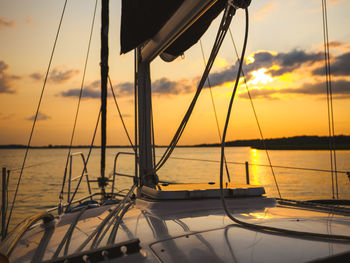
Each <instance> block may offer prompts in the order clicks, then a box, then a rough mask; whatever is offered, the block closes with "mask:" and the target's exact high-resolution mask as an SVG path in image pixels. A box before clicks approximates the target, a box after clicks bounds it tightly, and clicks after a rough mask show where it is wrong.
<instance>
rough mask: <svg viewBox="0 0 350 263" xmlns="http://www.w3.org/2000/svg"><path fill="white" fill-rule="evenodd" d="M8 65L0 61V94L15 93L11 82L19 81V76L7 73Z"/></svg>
mask: <svg viewBox="0 0 350 263" xmlns="http://www.w3.org/2000/svg"><path fill="white" fill-rule="evenodd" d="M8 68H9V65H8V64H6V63H5V62H4V61H2V60H0V93H15V91H14V90H13V88H12V85H11V84H12V81H13V80H16V79H20V77H19V76H16V75H11V74H8V73H7V69H8Z"/></svg>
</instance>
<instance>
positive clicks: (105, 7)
mask: <svg viewBox="0 0 350 263" xmlns="http://www.w3.org/2000/svg"><path fill="white" fill-rule="evenodd" d="M108 30H109V0H102V8H101V174H100V175H101V177H100V178H99V186H100V187H101V191H102V194H103V195H104V194H105V186H106V178H105V167H106V144H107V131H106V130H107V129H106V128H107V78H108Z"/></svg>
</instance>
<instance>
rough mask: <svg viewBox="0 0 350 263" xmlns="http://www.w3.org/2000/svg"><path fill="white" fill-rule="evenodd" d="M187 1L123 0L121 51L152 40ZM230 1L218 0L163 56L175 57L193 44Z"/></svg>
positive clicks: (166, 58)
mask: <svg viewBox="0 0 350 263" xmlns="http://www.w3.org/2000/svg"><path fill="white" fill-rule="evenodd" d="M184 1H186V0H168V1H164V0H147V1H146V0H123V1H122V22H121V38H120V39H121V53H122V54H123V53H127V52H129V51H130V50H132V49H134V48H136V47H137V46H139V45H141V44H142V43H144V42H145V41H147V40H149V39H151V38H152V37H153V36H154V35H155V34H156V33H157V32H158V31H159V30H160V29H161V27H162V26H163V25H164V24H165V23H166V22H167V20H168V19H169V18H170V17H171V16H172V15H173V14H174V13H175V11H176V10H177V9H178V8H179V7H180V6H181V5H182V3H183V2H184ZM226 4H227V0H218V1H217V2H216V3H215V4H214V5H213V6H211V7H210V9H209V10H208V11H207V12H206V13H205V14H203V15H202V16H201V17H200V18H199V19H198V20H197V21H195V22H194V23H193V24H192V25H191V26H190V27H189V28H188V29H187V30H186V31H185V32H184V33H183V34H182V35H181V36H180V37H179V38H178V39H176V40H175V41H174V42H173V43H172V44H171V45H170V46H169V47H167V49H166V50H165V51H164V52H163V55H162V57H163V59H165V60H172V58H176V57H177V56H179V55H181V54H183V52H184V51H186V50H187V49H189V48H190V47H191V46H193V45H194V44H195V43H197V41H198V40H199V39H200V37H201V36H202V35H203V34H204V33H205V32H206V30H207V29H208V28H209V26H210V24H211V22H212V21H213V20H214V19H215V18H216V17H217V16H218V15H219V13H220V12H221V11H222V10H223V9H224V7H225V5H226Z"/></svg>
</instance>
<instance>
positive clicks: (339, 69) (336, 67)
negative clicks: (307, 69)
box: [312, 52, 350, 76]
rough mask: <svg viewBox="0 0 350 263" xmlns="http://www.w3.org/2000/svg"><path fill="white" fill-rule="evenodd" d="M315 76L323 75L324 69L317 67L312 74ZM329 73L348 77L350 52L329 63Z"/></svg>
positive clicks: (349, 73) (349, 74) (349, 72)
mask: <svg viewBox="0 0 350 263" xmlns="http://www.w3.org/2000/svg"><path fill="white" fill-rule="evenodd" d="M312 73H313V74H315V75H325V74H326V70H325V68H324V67H319V68H317V69H315V70H314V71H313V72H312ZM331 73H332V75H334V76H350V52H348V53H345V54H341V55H339V56H337V57H336V58H335V60H334V62H333V63H331Z"/></svg>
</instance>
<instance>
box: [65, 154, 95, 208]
mask: <svg viewBox="0 0 350 263" xmlns="http://www.w3.org/2000/svg"><path fill="white" fill-rule="evenodd" d="M74 156H81V159H82V161H83V165H84V170H83V172H82V173H81V175H79V176H77V177H74V178H73V179H72V170H73V157H74ZM86 165H87V163H86V160H85V157H84V154H83V153H82V152H77V153H72V154H71V155H70V156H69V176H68V190H67V202H68V203H70V202H71V201H72V200H71V199H70V194H71V183H72V182H74V181H76V180H78V179H79V182H78V184H77V186H76V189H75V191H74V192H77V191H78V189H79V186H80V183H81V180H82V178H83V177H86V183H87V187H88V190H89V195H91V193H92V192H91V186H90V180H89V174H88V171H87V167H86ZM73 198H74V195H73V196H72V199H73ZM91 200H92V198H91Z"/></svg>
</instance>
